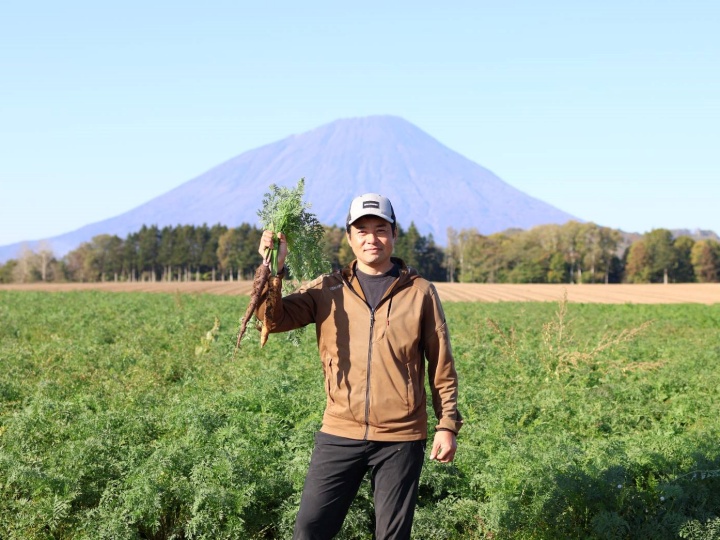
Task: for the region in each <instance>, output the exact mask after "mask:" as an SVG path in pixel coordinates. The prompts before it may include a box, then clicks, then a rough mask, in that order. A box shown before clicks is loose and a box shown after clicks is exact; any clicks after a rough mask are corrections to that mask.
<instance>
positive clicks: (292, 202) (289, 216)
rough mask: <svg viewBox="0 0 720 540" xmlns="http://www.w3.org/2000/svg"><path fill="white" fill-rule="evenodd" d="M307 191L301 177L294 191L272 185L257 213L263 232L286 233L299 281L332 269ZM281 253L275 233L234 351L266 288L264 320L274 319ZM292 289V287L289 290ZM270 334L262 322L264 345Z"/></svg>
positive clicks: (291, 272)
mask: <svg viewBox="0 0 720 540" xmlns="http://www.w3.org/2000/svg"><path fill="white" fill-rule="evenodd" d="M304 191H305V179H304V178H301V179H300V180H299V181H298V183H297V185H296V186H295V187H294V188H286V187H280V186H277V185H275V184H273V185H271V186H270V191H269V192H268V193H266V194H265V196H264V198H263V203H262V208H261V209H260V210H259V211H258V216H259V217H260V223H261V226H262V228H263V230H270V231H273V232H274V233H283V234H285V238H286V240H287V246H288V255H287V257H286V259H285V267H286V275H288V276H291V277H292V278H293V280H294V281H296V282H302V281H305V280H308V279H312V278H314V277H316V276H317V275H319V274H321V273H323V272H326V271H328V270H329V267H330V265H329V263H328V262H327V260H326V258H325V255H324V252H323V238H324V229H323V227H322V225H321V224H320V222H319V221H318V219H317V217H316V216H315V215H314V214H312V213H310V212H309V208H310V204H309V203H306V202H304V201H303V195H304ZM278 250H279V240H278V238H277V234H276V238H275V241H274V245H273V247H272V248H270V249H267V250H266V251H265V255H264V258H263V262H262V264H260V265H259V266H258V267H257V270H256V271H255V277H254V279H253V287H252V292H251V293H250V302H249V304H248V306H247V309H246V310H245V314H244V315H243V317H242V319H241V321H240V329H239V331H238V336H237V343H236V346H235V351H237V349H238V348H239V347H240V341H241V340H242V338H243V336H244V335H245V331H246V329H247V325H248V323H249V322H250V320H251V319H252V317H253V314H254V313H255V310H256V309H257V306H258V304H259V303H260V299H261V297H262V294H263V291H264V289H265V287H266V285H267V287H268V293H267V294H268V297H267V298H268V302H267V304H266V306H265V318H266V319H267V318H269V317H270V316H272V313H273V310H274V308H275V306H274V300H275V295H274V294H272V293H273V291H276V290H277V289H278V288H279V287H282V279H281V278H280V277H279V276H278V275H277V274H278V272H279V271H280V270H281V268H278ZM288 283H291V282H288ZM292 287H293V285H292V284H290V286H289V288H292ZM268 334H269V332H268V329H267V325H266V324H265V321H262V331H261V336H260V345H261V346H263V345H265V343H266V342H267V338H268Z"/></svg>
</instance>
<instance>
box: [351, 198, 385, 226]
mask: <svg viewBox="0 0 720 540" xmlns="http://www.w3.org/2000/svg"><path fill="white" fill-rule="evenodd" d="M363 216H377V217H380V218H383V219H384V220H385V221H388V222H390V224H391V225H394V224H395V211H394V210H393V207H392V204H390V199H388V198H387V197H383V196H382V195H378V194H377V193H366V194H365V195H360V196H359V197H355V198H354V199H353V201H352V203H350V211H349V212H348V217H347V226H350V225H352V224H353V223H354V222H355V221H357V220H358V219H360V218H361V217H363Z"/></svg>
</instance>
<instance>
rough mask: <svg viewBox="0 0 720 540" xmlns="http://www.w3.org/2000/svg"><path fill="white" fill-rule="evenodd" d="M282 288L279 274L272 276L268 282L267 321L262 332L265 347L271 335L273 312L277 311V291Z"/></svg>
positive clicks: (262, 342)
mask: <svg viewBox="0 0 720 540" xmlns="http://www.w3.org/2000/svg"><path fill="white" fill-rule="evenodd" d="M281 288H282V280H281V279H280V277H278V276H272V277H270V281H269V283H268V292H267V300H266V302H265V321H264V322H263V326H262V330H261V332H260V346H261V347H264V346H265V343H267V340H268V337H269V335H270V330H269V328H268V322H269V321H271V320H272V318H273V314H274V312H275V306H276V302H277V297H276V296H275V291H278V290H280V289H281Z"/></svg>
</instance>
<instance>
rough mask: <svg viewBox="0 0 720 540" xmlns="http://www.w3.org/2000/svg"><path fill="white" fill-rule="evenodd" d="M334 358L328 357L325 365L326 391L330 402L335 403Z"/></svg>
mask: <svg viewBox="0 0 720 540" xmlns="http://www.w3.org/2000/svg"><path fill="white" fill-rule="evenodd" d="M333 378H334V377H333V359H332V358H328V360H327V364H326V366H325V393H326V394H327V398H328V401H329V402H330V403H333V404H334V403H335V400H334V399H333V383H332V381H333Z"/></svg>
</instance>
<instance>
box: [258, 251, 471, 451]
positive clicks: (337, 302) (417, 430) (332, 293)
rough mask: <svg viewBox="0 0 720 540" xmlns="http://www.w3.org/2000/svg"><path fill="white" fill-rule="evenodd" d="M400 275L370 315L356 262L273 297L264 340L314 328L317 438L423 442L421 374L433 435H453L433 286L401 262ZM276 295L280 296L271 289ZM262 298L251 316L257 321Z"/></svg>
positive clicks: (444, 340) (452, 381) (453, 382)
mask: <svg viewBox="0 0 720 540" xmlns="http://www.w3.org/2000/svg"><path fill="white" fill-rule="evenodd" d="M393 262H395V263H396V264H398V265H399V267H400V276H399V277H398V279H397V280H396V281H395V283H394V284H393V285H392V286H391V287H390V289H388V291H387V292H386V293H385V295H384V296H383V298H382V300H381V301H380V302H379V304H378V306H377V308H376V309H375V311H374V312H373V311H372V310H371V309H370V307H369V306H368V304H367V303H366V302H365V299H364V297H363V293H362V289H361V288H360V285H359V284H358V281H357V278H356V276H355V266H356V262H353V263H352V264H350V265H349V266H347V267H346V268H344V269H343V270H342V271H339V272H334V273H332V274H328V275H323V276H321V277H319V278H317V279H315V280H314V281H312V282H310V283H308V284H307V285H304V286H303V287H301V288H300V289H299V290H298V291H297V292H295V293H292V294H289V295H287V296H285V297H283V298H282V299H279V298H278V302H277V306H276V307H275V309H274V310H273V317H272V320H269V321H265V322H266V324H268V328H269V330H270V332H271V333H275V332H285V331H288V330H293V329H295V328H299V327H302V326H305V325H308V324H311V323H315V331H316V334H317V343H318V351H319V353H320V359H321V361H322V366H323V370H324V373H325V392H326V394H327V402H326V407H325V413H324V415H323V426H322V429H321V431H323V432H325V433H329V434H331V435H338V436H341V437H347V438H351V439H367V440H372V441H412V440H421V439H425V438H427V423H428V418H427V410H426V393H425V373H426V364H425V359H427V375H428V379H429V382H430V390H431V393H432V403H433V409H434V411H435V416H436V418H437V425H436V428H437V429H448V430H450V431H453V432H455V433H457V432H458V431H459V430H460V427H461V426H462V418H461V416H460V413H459V412H458V409H457V392H458V377H457V373H456V371H455V363H454V360H453V355H452V350H451V347H450V336H449V334H448V329H447V325H446V323H445V314H444V312H443V309H442V306H441V304H440V299H439V298H438V295H437V291H436V290H435V287H434V286H433V285H432V284H431V283H430V282H429V281H427V280H426V279H424V278H422V277H420V275H419V274H418V273H417V272H416V271H415V270H414V269H413V268H410V267H408V266H406V265H405V263H403V261H402V260H400V259H397V258H393ZM276 294H277V295H278V296H279V295H281V293H280V291H279V290H278V291H277V292H276ZM266 298H267V295H266V293H265V294H264V295H263V297H262V299H261V303H260V305H259V307H258V309H257V312H256V314H257V317H258V318H259V319H260V320H263V319H264V315H265V300H266Z"/></svg>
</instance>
